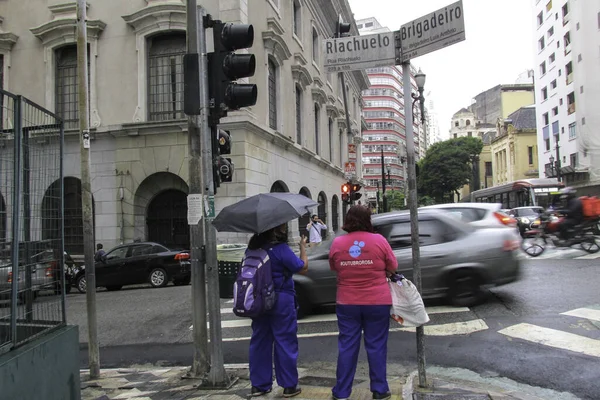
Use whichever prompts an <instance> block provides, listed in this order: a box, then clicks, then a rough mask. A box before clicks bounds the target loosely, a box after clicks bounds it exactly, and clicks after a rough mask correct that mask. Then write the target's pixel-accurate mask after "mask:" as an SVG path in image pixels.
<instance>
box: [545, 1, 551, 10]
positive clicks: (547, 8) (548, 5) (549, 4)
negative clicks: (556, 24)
mask: <svg viewBox="0 0 600 400" xmlns="http://www.w3.org/2000/svg"><path fill="white" fill-rule="evenodd" d="M550 10H552V0H550V1H549V2H548V3H546V11H550Z"/></svg>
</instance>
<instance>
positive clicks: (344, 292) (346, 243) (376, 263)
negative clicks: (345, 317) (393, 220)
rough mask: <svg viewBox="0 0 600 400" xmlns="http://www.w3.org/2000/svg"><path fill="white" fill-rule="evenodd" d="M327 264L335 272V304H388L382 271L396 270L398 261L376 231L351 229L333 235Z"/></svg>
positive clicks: (386, 286) (385, 241)
mask: <svg viewBox="0 0 600 400" xmlns="http://www.w3.org/2000/svg"><path fill="white" fill-rule="evenodd" d="M329 266H330V267H331V270H332V271H335V272H336V273H337V303H338V304H346V305H391V304H392V296H391V294H390V289H389V287H388V284H387V280H386V273H385V271H386V270H387V271H389V272H396V270H397V269H398V260H396V257H395V256H394V252H393V251H392V248H391V247H390V244H389V243H388V242H387V240H386V239H385V238H384V237H383V236H381V235H380V234H377V233H369V232H352V233H349V234H347V235H344V236H339V237H337V238H335V239H334V241H333V243H332V245H331V249H330V250H329Z"/></svg>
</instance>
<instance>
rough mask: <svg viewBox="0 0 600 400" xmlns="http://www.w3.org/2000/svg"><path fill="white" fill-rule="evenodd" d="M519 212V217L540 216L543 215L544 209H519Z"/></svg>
mask: <svg viewBox="0 0 600 400" xmlns="http://www.w3.org/2000/svg"><path fill="white" fill-rule="evenodd" d="M516 211H517V215H518V216H519V217H523V216H530V215H532V216H537V215H539V214H541V213H542V211H543V210H542V209H541V208H519V209H518V210H516Z"/></svg>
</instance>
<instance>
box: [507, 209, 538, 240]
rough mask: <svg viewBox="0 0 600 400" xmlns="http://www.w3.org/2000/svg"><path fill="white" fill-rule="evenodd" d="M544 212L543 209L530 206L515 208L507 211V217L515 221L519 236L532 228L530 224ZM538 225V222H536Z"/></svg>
mask: <svg viewBox="0 0 600 400" xmlns="http://www.w3.org/2000/svg"><path fill="white" fill-rule="evenodd" d="M543 212H544V208H543V207H539V206H532V207H515V208H513V209H512V210H510V211H509V215H510V216H511V217H513V218H515V219H516V220H517V227H518V228H519V233H520V234H521V236H524V235H525V232H526V231H528V230H529V229H531V228H532V226H531V225H532V224H533V223H534V222H535V221H536V220H537V219H539V217H540V215H541V214H542V213H543ZM538 224H539V221H538Z"/></svg>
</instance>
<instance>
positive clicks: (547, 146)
mask: <svg viewBox="0 0 600 400" xmlns="http://www.w3.org/2000/svg"><path fill="white" fill-rule="evenodd" d="M544 141H545V142H546V151H549V150H550V138H548V139H544Z"/></svg>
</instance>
